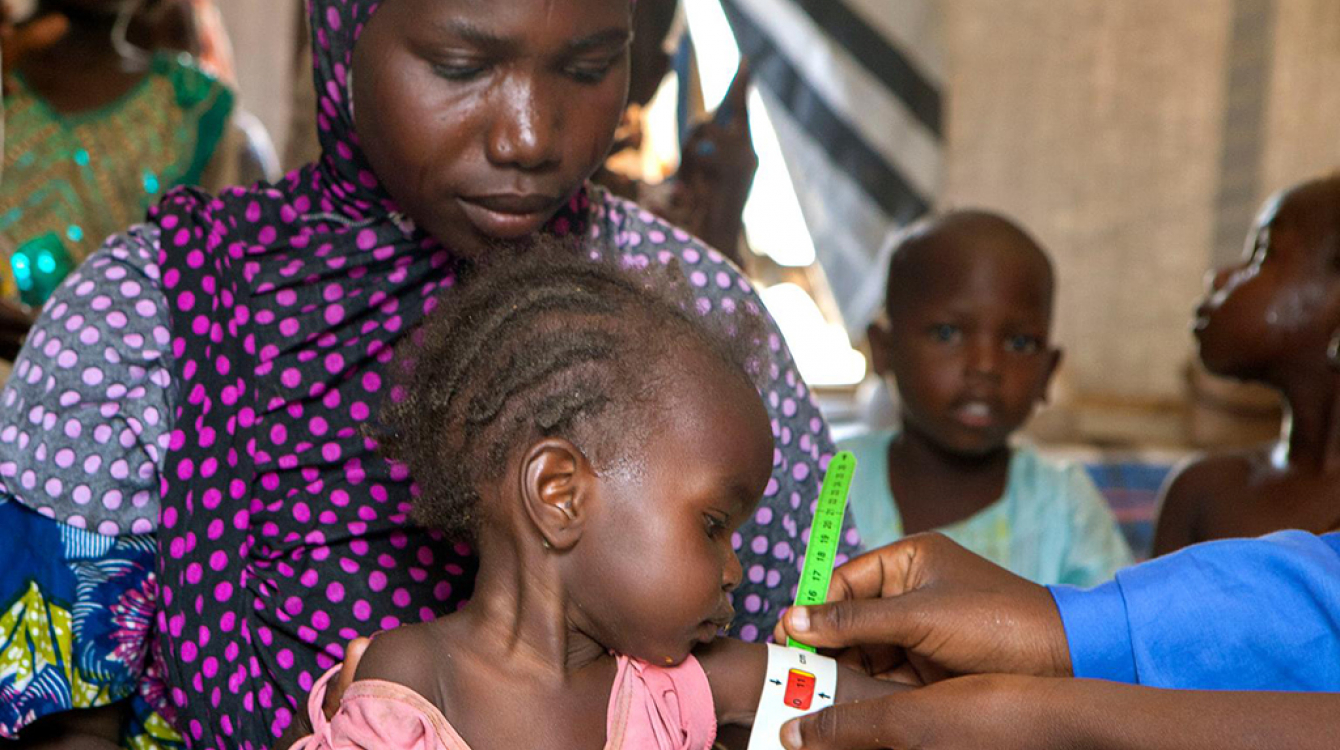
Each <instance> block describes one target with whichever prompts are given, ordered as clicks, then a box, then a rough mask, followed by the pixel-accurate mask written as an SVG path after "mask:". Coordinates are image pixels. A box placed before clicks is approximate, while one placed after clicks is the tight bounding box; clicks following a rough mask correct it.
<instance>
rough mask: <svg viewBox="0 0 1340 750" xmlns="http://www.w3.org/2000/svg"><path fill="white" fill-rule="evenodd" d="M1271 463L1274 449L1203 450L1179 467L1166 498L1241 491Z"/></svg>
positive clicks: (1203, 496) (1190, 497)
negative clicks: (1206, 451) (1204, 451)
mask: <svg viewBox="0 0 1340 750" xmlns="http://www.w3.org/2000/svg"><path fill="white" fill-rule="evenodd" d="M1269 466H1270V448H1269V447H1268V446H1261V447H1256V448H1249V449H1244V450H1237V451H1228V452H1223V453H1202V454H1199V455H1196V456H1192V457H1190V458H1188V459H1186V460H1185V461H1183V462H1182V463H1181V464H1180V465H1179V466H1177V467H1175V468H1174V469H1173V471H1172V474H1171V475H1170V476H1169V478H1168V481H1167V483H1166V484H1165V485H1164V488H1163V500H1164V502H1165V503H1166V502H1168V501H1169V500H1172V499H1174V498H1176V499H1178V500H1181V501H1187V500H1203V499H1204V498H1206V497H1207V496H1213V497H1223V495H1224V493H1225V492H1229V493H1231V494H1239V493H1241V492H1242V491H1243V490H1244V489H1245V488H1246V487H1248V485H1249V484H1250V483H1251V480H1252V478H1253V477H1254V476H1257V475H1259V473H1260V472H1261V471H1262V470H1263V469H1268V468H1269Z"/></svg>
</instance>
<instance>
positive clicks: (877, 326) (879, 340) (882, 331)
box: [865, 320, 893, 377]
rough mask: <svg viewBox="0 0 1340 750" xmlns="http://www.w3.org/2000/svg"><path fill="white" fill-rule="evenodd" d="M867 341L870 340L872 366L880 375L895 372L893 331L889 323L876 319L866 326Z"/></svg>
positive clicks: (887, 375) (885, 375)
mask: <svg viewBox="0 0 1340 750" xmlns="http://www.w3.org/2000/svg"><path fill="white" fill-rule="evenodd" d="M865 338H866V341H868V342H870V367H871V368H872V369H873V370H874V371H875V374H876V375H879V376H880V377H889V376H890V375H892V374H893V331H892V330H890V328H889V324H888V323H885V322H883V321H878V320H877V321H875V322H873V323H871V324H870V325H868V326H866V327H865Z"/></svg>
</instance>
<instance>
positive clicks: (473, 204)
mask: <svg viewBox="0 0 1340 750" xmlns="http://www.w3.org/2000/svg"><path fill="white" fill-rule="evenodd" d="M456 201H457V203H459V204H460V206H461V210H462V211H464V212H465V216H466V218H467V219H469V220H470V223H471V224H474V225H475V228H476V229H478V230H479V231H480V232H481V233H483V234H485V235H488V236H489V237H494V238H496V239H500V240H515V239H520V238H522V237H525V236H527V235H530V234H533V233H535V232H537V231H539V229H540V227H542V226H544V224H545V222H547V221H549V218H550V217H551V216H553V215H554V211H555V210H556V209H557V208H558V206H559V204H560V203H562V198H555V197H554V196H552V195H543V194H539V193H496V194H492V195H473V196H468V197H460V198H457V199H456Z"/></svg>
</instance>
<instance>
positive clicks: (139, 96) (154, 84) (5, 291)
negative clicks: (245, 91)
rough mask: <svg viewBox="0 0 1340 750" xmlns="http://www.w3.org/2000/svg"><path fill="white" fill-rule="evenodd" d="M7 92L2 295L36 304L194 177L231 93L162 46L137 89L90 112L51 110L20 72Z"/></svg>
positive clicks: (0, 209) (223, 123)
mask: <svg viewBox="0 0 1340 750" xmlns="http://www.w3.org/2000/svg"><path fill="white" fill-rule="evenodd" d="M17 81H18V85H17V87H16V90H15V91H14V93H13V94H11V95H10V96H9V97H7V98H6V99H5V144H4V145H5V153H4V159H5V161H4V173H3V174H4V179H3V181H0V246H3V247H4V248H5V252H6V253H9V254H10V257H9V262H8V263H3V264H0V295H2V296H3V297H5V298H6V299H10V300H14V299H22V300H23V301H24V302H26V303H28V304H33V305H37V304H41V303H42V302H44V301H45V300H46V298H47V296H48V295H49V294H50V293H51V291H52V290H53V289H54V288H55V286H56V285H57V284H58V283H60V280H61V279H62V278H64V277H65V275H66V274H68V273H69V272H70V271H71V270H73V269H74V267H75V266H77V265H79V263H80V262H82V261H83V260H84V258H85V257H87V256H88V255H89V253H91V252H92V251H93V250H95V249H97V248H98V247H99V246H100V245H101V244H102V242H103V240H104V239H106V238H107V236H108V235H111V234H113V233H116V232H120V231H122V230H124V229H125V228H126V227H128V226H130V225H131V224H134V223H137V222H140V221H143V219H144V215H145V212H146V211H147V210H148V208H149V206H151V205H153V204H154V203H156V202H157V201H158V198H159V197H160V196H161V195H162V194H163V193H164V192H166V191H167V190H168V189H170V188H172V187H174V186H176V185H182V184H198V183H199V182H200V179H201V176H202V175H203V174H204V171H205V167H206V166H207V165H208V164H209V161H210V159H211V157H212V156H213V155H214V152H215V150H216V149H217V148H218V145H219V143H220V141H221V140H222V137H223V133H224V128H225V127H227V124H228V119H229V117H230V116H231V114H232V111H233V100H234V97H233V94H232V92H231V91H230V90H229V89H228V88H227V87H225V86H224V85H223V84H221V83H219V82H218V81H217V80H215V79H214V78H212V77H211V76H209V75H208V74H206V73H204V72H203V71H201V70H200V69H199V68H198V67H196V65H195V63H194V61H193V60H192V59H191V58H190V57H189V56H186V55H179V54H175V53H172V54H169V53H159V54H158V55H155V56H154V58H153V61H152V63H151V67H150V71H149V73H148V74H147V75H146V76H145V77H144V79H143V80H142V81H140V83H138V84H137V85H136V86H135V88H134V89H132V90H131V91H130V92H129V93H127V94H126V95H125V96H123V97H122V98H121V99H119V100H117V101H116V102H113V103H112V104H110V105H107V106H105V107H102V108H99V109H97V110H94V111H91V112H83V113H79V114H76V115H64V114H61V113H59V112H56V111H55V110H54V109H52V107H51V106H50V105H49V104H48V103H47V102H46V101H44V100H43V99H42V98H41V97H39V96H38V95H37V94H36V92H34V91H33V90H32V88H30V87H29V86H28V85H27V83H26V82H25V81H24V80H23V77H22V76H19V77H18V79H17Z"/></svg>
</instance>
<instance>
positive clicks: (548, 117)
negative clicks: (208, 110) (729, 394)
mask: <svg viewBox="0 0 1340 750" xmlns="http://www.w3.org/2000/svg"><path fill="white" fill-rule="evenodd" d="M308 7H309V12H310V15H309V20H310V22H311V23H312V24H313V34H312V38H313V49H314V52H315V54H314V55H313V58H312V62H313V63H314V64H315V67H314V69H313V72H314V79H315V91H316V92H317V107H318V112H319V114H318V125H319V127H318V135H319V138H320V142H321V144H322V154H323V155H322V158H321V159H320V161H319V162H317V163H315V164H310V165H307V166H306V167H304V168H302V169H299V170H296V171H294V172H291V173H290V174H288V175H287V176H286V177H285V178H284V179H283V180H282V181H281V182H280V183H278V184H276V185H268V184H260V185H256V186H253V187H250V188H232V189H228V190H225V191H223V192H222V193H221V194H219V195H217V196H215V195H209V194H206V193H204V192H202V191H200V190H198V189H194V188H186V187H182V188H178V189H176V190H174V191H172V192H171V193H170V194H169V195H168V196H167V197H166V198H164V200H163V201H161V202H160V203H159V204H158V206H156V207H155V209H154V210H153V211H152V212H151V214H150V217H149V220H148V221H147V222H146V223H143V224H139V225H136V226H134V227H131V228H129V229H127V230H126V231H124V232H122V233H120V234H117V235H115V236H114V237H113V238H111V239H110V240H109V241H108V242H107V243H106V244H105V245H104V246H103V247H102V248H100V249H99V250H98V251H97V252H96V253H95V254H94V255H92V256H90V258H89V260H88V261H86V262H85V263H84V264H83V265H82V266H81V267H80V268H79V269H78V270H76V271H75V273H74V274H73V275H72V276H71V278H70V279H69V280H68V281H67V282H66V283H65V284H62V285H61V286H60V287H58V288H57V290H56V292H55V295H54V296H53V298H52V299H51V300H50V301H49V302H48V304H47V305H46V306H45V307H44V309H43V311H42V315H41V317H40V318H39V320H38V321H37V323H36V324H35V326H34V329H33V332H32V334H31V335H30V336H29V338H28V342H27V343H26V344H25V346H24V349H23V351H22V353H21V354H20V357H19V360H18V361H17V363H16V365H15V369H14V373H15V375H14V377H12V378H10V380H9V382H8V383H7V384H6V386H5V390H4V392H3V394H0V401H3V402H4V403H6V404H8V405H9V406H8V407H7V408H6V409H4V410H0V485H3V489H4V491H5V492H4V494H3V495H0V509H4V511H5V512H7V513H10V514H11V515H9V516H6V517H5V518H0V535H7V534H10V533H13V532H11V530H18V533H25V532H28V533H30V534H31V535H32V536H34V537H35V536H36V532H35V530H36V529H38V528H42V529H45V533H46V534H47V537H46V538H47V539H50V538H52V537H53V536H55V537H58V538H59V539H60V541H61V544H60V546H58V547H56V548H55V549H57V550H59V553H58V554H53V550H52V548H51V547H49V546H48V547H47V548H45V549H42V550H41V551H39V550H38V549H37V548H25V549H24V551H23V552H22V553H19V552H16V553H14V557H13V558H12V559H9V558H7V561H9V562H13V563H15V566H12V567H0V570H4V571H5V573H6V576H5V577H0V583H6V584H9V586H10V587H9V589H7V591H9V592H12V593H14V594H15V595H16V596H19V597H20V598H21V600H15V599H11V601H15V602H16V604H15V605H14V606H15V607H18V608H19V609H18V610H5V612H6V613H9V612H12V611H19V612H24V613H28V614H27V616H26V617H25V618H23V619H22V623H21V627H17V628H15V629H14V631H11V632H10V633H7V634H6V636H8V639H7V640H6V641H4V642H5V643H7V644H10V645H9V646H7V647H6V650H5V651H4V653H3V655H0V658H3V659H5V660H7V664H6V669H5V671H3V672H0V691H8V692H7V693H6V694H16V693H17V694H21V695H22V696H23V697H24V698H25V699H28V700H29V701H30V702H31V705H30V706H23V707H20V708H22V709H23V710H21V711H15V712H14V713H6V712H8V711H9V710H10V709H11V708H14V707H16V704H17V702H16V701H0V728H5V729H8V730H9V732H11V733H12V732H15V731H19V730H23V732H24V734H25V735H26V733H27V731H28V730H27V729H23V728H24V727H26V726H30V725H31V722H32V720H33V718H34V716H35V715H36V716H43V715H52V716H58V717H61V718H62V719H65V718H67V717H64V716H62V714H73V713H79V712H70V711H68V710H67V709H68V708H69V707H70V705H71V703H74V705H76V706H79V705H96V706H105V705H107V704H109V703H119V704H122V705H124V704H125V703H126V701H127V700H129V701H130V705H128V706H126V708H127V710H128V713H129V714H130V716H131V717H132V718H129V720H128V721H127V722H126V723H125V724H124V725H123V726H127V727H131V728H133V727H134V722H135V721H139V720H140V719H139V718H138V717H144V716H146V715H150V714H151V715H152V717H157V719H152V718H151V719H149V720H151V721H155V720H156V721H157V722H158V723H157V724H156V725H155V726H162V727H165V728H167V730H168V731H169V732H170V731H171V729H172V728H173V727H175V728H177V729H179V730H180V731H181V733H182V735H183V736H182V737H180V738H179V741H184V742H187V743H189V744H190V745H192V746H195V747H216V746H224V747H240V748H243V750H245V748H247V747H251V748H252V749H253V750H256V749H257V748H266V747H270V746H271V745H273V744H274V742H275V741H276V738H278V737H280V736H281V735H282V733H283V732H284V731H285V729H286V728H287V727H288V726H289V724H290V723H291V721H292V719H293V713H294V711H295V710H296V709H298V707H299V701H300V700H301V696H303V695H305V694H306V693H307V692H308V691H309V690H310V689H311V687H312V685H313V684H314V682H315V680H316V679H318V678H319V677H320V675H321V674H322V672H323V671H324V670H326V669H329V668H330V667H331V666H333V665H334V664H335V663H337V662H339V661H340V660H341V659H342V658H343V655H344V645H345V643H346V642H347V641H348V640H349V639H351V638H355V637H356V636H358V635H370V634H372V633H374V632H377V631H380V630H388V629H391V628H394V627H396V626H397V625H399V624H408V623H414V622H421V621H425V620H432V619H434V618H436V617H438V616H440V615H443V614H446V613H450V612H453V611H455V609H457V607H458V606H459V605H460V604H461V603H463V602H464V601H466V600H468V599H469V598H470V593H471V587H472V585H473V582H474V573H475V560H476V558H475V555H474V552H473V550H472V549H471V548H470V547H469V546H468V545H465V544H462V543H458V542H457V540H453V539H447V538H444V537H443V536H442V535H441V534H435V533H432V532H430V531H428V530H425V529H423V528H421V527H419V526H418V525H416V524H415V523H414V522H413V521H412V519H411V518H410V516H409V510H410V508H411V505H412V499H413V497H414V495H415V494H416V490H415V489H414V483H413V480H412V479H411V477H410V475H409V473H408V471H407V470H406V469H405V467H404V466H402V465H396V464H391V463H389V462H387V461H386V460H385V459H384V458H383V457H382V456H380V455H379V454H378V453H377V452H376V445H375V442H374V441H372V440H370V439H369V431H370V430H375V428H376V427H377V425H376V423H375V418H374V416H373V415H375V414H376V413H377V412H378V410H379V409H380V406H381V404H382V402H383V400H384V399H386V398H389V397H390V394H391V393H392V386H391V385H390V383H389V381H390V380H391V376H392V374H393V364H392V360H393V356H394V355H393V352H394V347H395V346H396V345H397V344H399V343H400V342H402V341H406V340H408V339H409V338H410V337H411V336H412V335H413V332H414V331H416V330H418V325H419V323H420V322H421V321H422V320H423V318H424V316H425V315H427V314H428V312H429V311H431V310H432V309H433V307H434V306H435V305H436V304H438V302H437V299H438V294H439V293H448V294H449V293H453V292H456V291H459V290H460V288H461V287H462V286H463V285H464V284H466V283H468V282H467V281H464V280H463V279H462V277H461V276H459V274H460V273H461V272H463V271H464V270H466V269H467V268H468V267H469V266H470V265H471V264H472V263H474V262H476V261H478V260H480V259H481V258H483V257H487V256H488V255H489V254H491V253H493V252H497V251H499V250H500V247H501V248H503V249H506V248H511V249H524V248H526V247H529V246H530V244H531V243H533V242H535V241H536V239H537V238H538V237H539V236H542V235H550V234H552V235H562V236H567V235H572V234H582V235H585V236H586V237H588V239H589V240H590V241H591V242H593V243H596V244H597V245H598V246H599V247H600V248H601V252H602V255H603V256H604V257H607V258H616V259H619V261H620V262H624V263H627V264H629V265H634V266H645V265H651V264H662V265H665V266H667V267H673V268H676V269H678V270H679V273H680V274H681V275H682V276H683V277H684V278H685V279H686V280H687V282H688V284H689V286H690V287H691V288H692V289H693V294H694V309H695V310H697V311H699V313H700V314H703V315H710V316H713V317H718V318H722V319H724V321H725V322H726V323H727V324H729V322H730V321H731V320H732V319H733V318H734V317H736V316H740V315H742V314H744V313H746V312H748V313H751V314H759V315H760V316H761V317H762V318H763V319H764V322H765V324H766V326H767V337H766V344H767V351H768V356H769V361H767V362H766V363H762V367H761V373H760V374H761V376H762V377H763V378H765V379H766V381H767V393H766V395H767V399H766V402H765V408H766V410H767V411H768V414H769V418H770V419H769V423H770V424H769V426H770V427H771V429H772V430H773V432H774V437H775V438H776V441H777V445H776V450H775V452H774V453H773V454H772V455H773V464H772V469H771V471H772V476H771V479H770V480H769V481H768V482H767V484H766V486H765V488H764V492H763V495H764V497H763V499H762V500H761V501H760V507H759V509H758V510H757V511H756V512H755V513H754V514H753V515H752V517H751V518H750V519H748V520H747V521H746V522H744V524H743V525H742V527H741V529H740V531H739V533H738V534H733V535H731V536H730V537H729V540H730V546H731V549H733V550H736V551H738V554H739V557H740V559H741V563H742V565H743V566H744V572H745V575H744V578H743V579H742V580H741V582H740V584H739V587H738V588H737V589H736V590H735V592H734V596H735V600H736V602H737V603H738V607H739V610H738V615H737V617H736V619H735V621H734V625H733V627H732V633H733V634H735V635H737V636H739V637H740V638H741V639H743V640H758V639H759V638H762V637H766V629H767V628H768V627H770V626H771V625H772V624H773V622H774V621H775V618H776V613H777V612H778V611H779V610H780V609H781V607H783V606H785V605H786V604H787V603H789V601H790V598H791V592H792V591H793V589H794V587H795V585H796V581H797V580H798V578H799V566H798V565H797V558H798V553H799V551H800V550H801V541H800V537H801V534H802V532H803V529H805V528H808V526H809V524H810V520H811V517H812V511H811V510H810V506H809V504H808V503H807V502H806V501H804V498H810V497H814V496H815V495H816V494H817V492H818V478H819V476H820V474H821V471H822V467H823V466H824V464H825V462H826V460H827V457H828V456H831V455H832V452H833V446H832V443H831V441H830V439H829V436H828V429H827V425H826V424H825V422H824V420H823V417H822V415H821V414H820V413H819V411H818V407H817V405H816V403H815V401H814V399H813V397H812V395H811V394H810V392H809V390H808V387H807V386H806V384H805V383H804V381H803V379H802V378H801V377H800V376H799V375H798V373H797V371H796V369H795V364H794V362H793V361H792V359H791V356H790V353H789V351H788V349H787V347H786V344H785V342H784V341H783V340H782V337H781V335H780V333H779V332H778V331H777V329H776V326H775V323H773V321H772V320H771V319H769V318H767V314H766V311H763V310H762V303H761V301H760V300H759V298H758V296H757V294H756V293H755V291H754V288H753V286H752V285H751V284H750V283H749V282H748V281H747V280H746V279H745V278H743V276H741V274H740V273H739V271H738V270H737V269H736V268H735V267H734V266H733V265H732V264H730V263H729V262H727V261H726V260H725V259H724V258H723V256H722V255H721V254H720V253H717V252H716V251H714V250H712V249H710V248H708V247H706V246H704V245H703V244H702V243H701V242H699V241H697V240H695V239H693V238H692V237H691V236H690V235H689V234H688V233H687V232H685V231H683V230H682V229H677V228H675V227H673V226H670V225H668V224H666V223H665V222H663V221H661V220H660V219H658V218H656V217H655V216H654V215H652V214H651V213H650V212H648V211H646V210H644V209H642V208H640V207H639V206H637V205H636V204H632V203H629V202H627V201H624V200H622V199H619V198H616V197H613V196H611V195H609V194H608V192H607V191H605V190H604V189H602V188H600V187H598V186H594V185H590V184H589V183H588V182H587V180H588V178H589V177H590V176H591V174H592V173H594V171H595V170H596V168H597V167H598V166H599V165H600V164H601V163H602V162H603V161H604V159H605V156H606V155H607V153H608V147H609V145H610V143H611V142H612V141H613V138H614V132H615V128H616V126H617V124H618V122H619V117H620V115H621V113H622V112H623V109H624V105H625V103H626V97H627V85H628V81H627V65H628V59H627V54H628V53H627V45H628V42H629V40H630V36H631V20H632V18H631V7H632V3H631V2H630V1H629V0H508V2H506V3H480V2H475V1H473V0H392V1H390V2H384V3H376V2H369V1H368V0H312V1H311V2H310V3H309V4H308ZM500 40H501V41H500ZM355 113H357V114H355ZM90 342H91V343H90ZM18 518H22V519H23V522H22V523H19V522H18V521H16V520H14V519H18ZM66 540H68V542H67V541H66ZM23 543H24V539H22V538H20V539H17V540H11V539H9V538H8V537H5V536H0V551H6V550H11V549H15V548H18V547H21V546H22V545H23ZM858 543H859V539H858V538H857V536H856V535H855V533H854V532H852V531H851V530H850V529H848V530H846V532H844V534H843V544H842V548H841V553H842V554H846V553H848V552H850V551H851V550H853V549H854V548H855V547H856V546H857V544H858ZM146 545H147V552H146V551H145V550H146ZM105 571H115V572H116V575H115V576H112V575H110V574H108V575H103V573H104V572H105ZM146 571H147V572H146ZM85 574H88V575H97V576H101V577H100V578H99V583H100V584H105V585H100V586H97V587H89V586H82V585H76V584H78V583H80V582H81V581H82V580H83V579H81V578H79V576H81V575H85ZM15 581H17V583H15ZM72 581H73V583H72ZM86 594H96V595H97V597H98V598H97V599H92V600H90V599H89V598H87V597H86V596H85V595H86ZM39 596H40V597H41V598H42V599H41V600H38V598H37V597H39ZM22 597H27V598H26V599H22ZM56 599H59V600H60V602H61V609H62V610H63V611H66V612H72V611H74V608H76V607H77V608H78V611H79V612H87V613H88V614H87V615H86V616H85V617H84V618H83V619H82V620H80V619H76V620H75V621H74V627H73V633H71V630H70V629H67V628H66V627H65V626H64V624H63V623H61V622H57V623H56V626H55V627H51V626H50V623H48V622H47V620H46V619H45V618H43V617H37V616H35V615H34V614H33V613H38V612H51V613H52V617H53V618H59V617H63V615H61V614H60V612H57V611H56V609H55V608H50V607H46V606H45V602H50V601H52V600H56ZM109 622H110V623H111V625H108V626H106V627H108V628H109V630H108V631H96V632H90V630H89V627H88V624H89V623H92V624H96V625H98V626H99V627H103V624H104V623H109ZM102 632H108V633H109V635H108V636H107V637H106V638H105V639H100V634H101V633H102ZM113 634H114V635H113ZM90 639H91V640H92V642H93V643H94V644H97V645H98V646H99V647H103V644H110V647H103V648H102V650H99V648H89V645H88V643H86V641H87V640H90ZM33 643H36V644H40V646H41V648H42V649H45V652H46V653H55V654H57V656H58V658H57V659H55V660H54V661H53V660H42V659H38V658H35V657H34V656H33V654H34V653H35V651H36V649H35V648H30V647H29V645H30V644H33ZM108 653H111V654H113V655H114V656H115V657H117V658H118V659H119V660H120V661H121V662H122V663H124V664H126V665H128V666H127V667H125V668H124V669H123V671H121V672H118V673H117V674H123V673H130V674H137V675H139V676H141V677H142V678H143V679H142V680H141V681H139V682H134V681H132V680H125V681H121V682H119V683H118V684H117V685H116V687H117V690H116V691H108V692H106V693H103V694H99V695H96V696H94V698H96V700H89V699H88V698H86V697H85V696H84V695H83V694H82V693H76V694H75V695H74V696H73V699H72V697H71V695H70V692H71V691H70V690H69V688H70V687H71V686H73V688H74V689H75V690H78V689H79V688H80V687H81V686H80V685H79V684H76V682H75V681H74V680H73V679H69V680H68V684H62V683H57V689H55V690H49V689H48V683H47V682H46V680H60V679H66V677H67V676H68V675H70V674H71V673H74V672H75V669H74V668H75V667H79V668H81V669H82V665H83V664H84V663H85V662H84V661H83V659H84V658H85V657H86V654H90V655H92V656H95V657H102V656H104V655H106V654H108ZM71 654H73V655H75V656H71ZM76 656H77V657H78V658H77V659H76V658H75V657H76ZM15 663H17V664H19V665H20V666H19V667H18V668H12V667H10V666H9V665H10V664H15ZM95 664H96V662H95ZM48 669H50V670H51V671H52V672H55V673H56V674H54V675H52V676H51V677H47V676H46V670H48ZM78 674H83V672H79V673H78ZM48 693H53V694H54V698H49V697H48ZM141 699H142V700H141ZM141 709H148V710H147V711H141ZM52 720H55V719H52ZM107 740H108V741H111V742H117V741H120V742H122V743H126V742H127V740H126V739H125V736H124V734H117V733H112V735H111V737H110V738H107Z"/></svg>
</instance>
